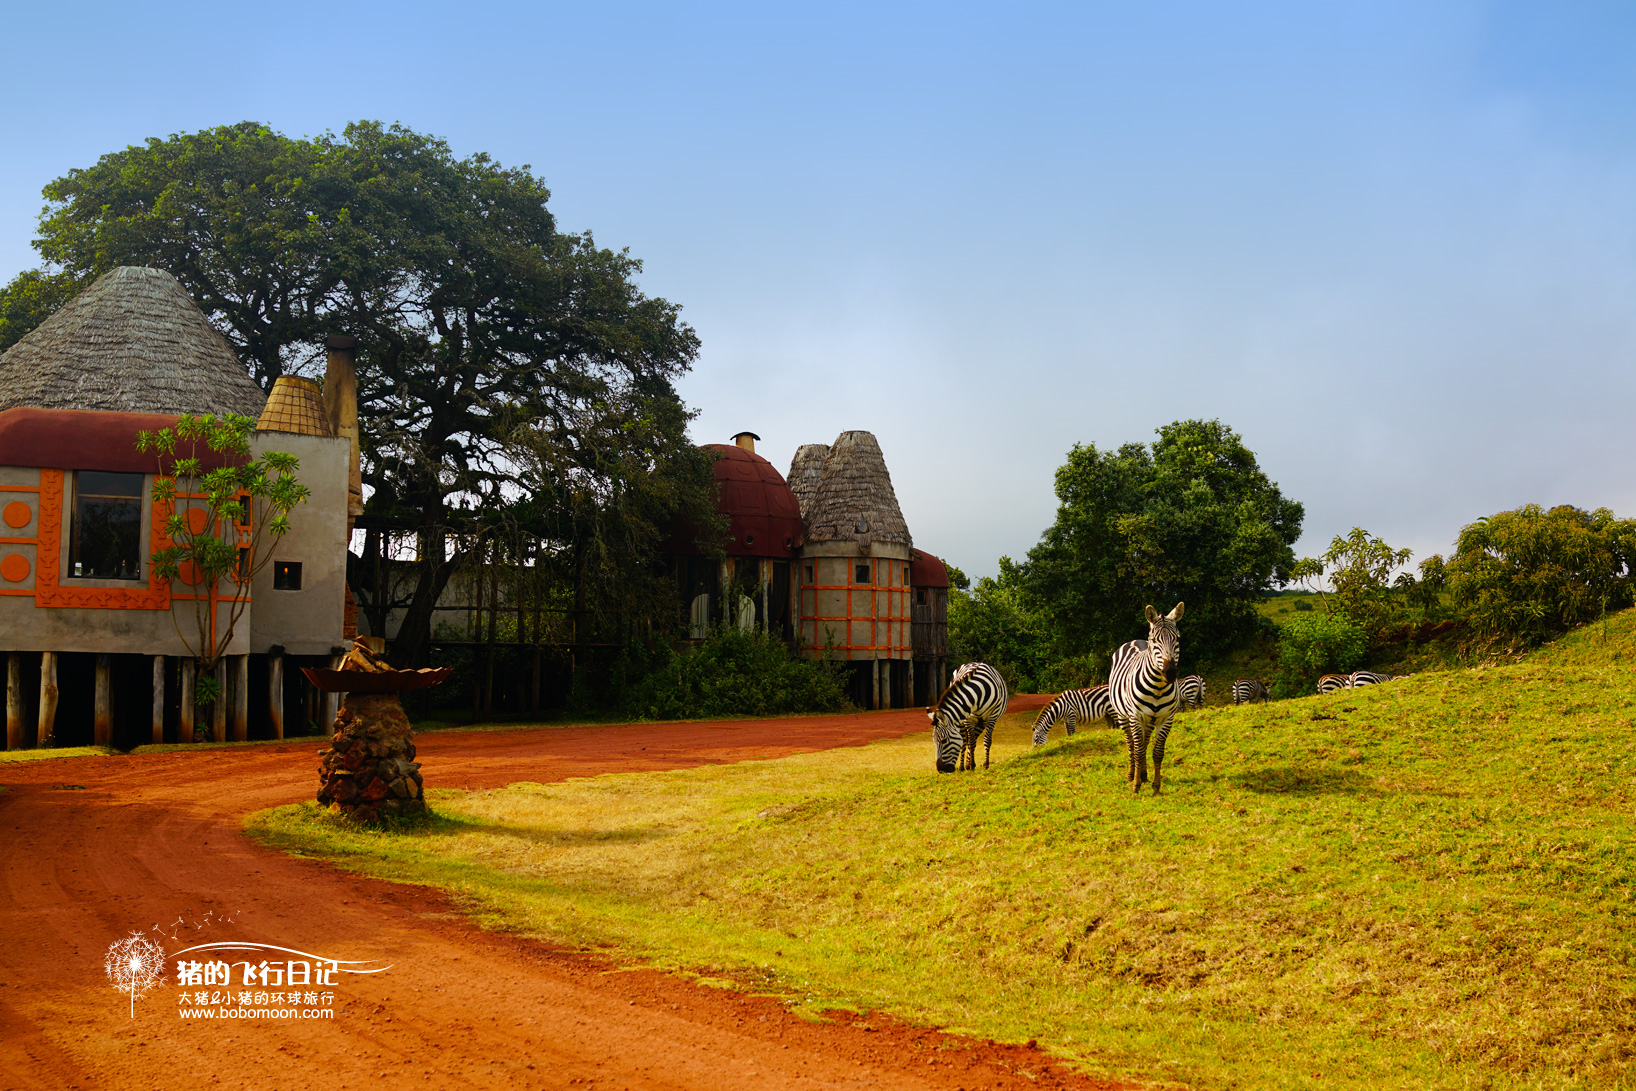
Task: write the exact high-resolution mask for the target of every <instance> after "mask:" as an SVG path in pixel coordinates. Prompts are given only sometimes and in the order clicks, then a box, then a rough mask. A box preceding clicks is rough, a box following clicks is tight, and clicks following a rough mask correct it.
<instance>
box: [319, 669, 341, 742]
mask: <svg viewBox="0 0 1636 1091" xmlns="http://www.w3.org/2000/svg"><path fill="white" fill-rule="evenodd" d="M341 658H342V657H341V656H339V655H332V656H330V660H329V666H330V670H337V671H338V670H340V669H341ZM340 711H341V695H340V694H339V693H326V694H324V722H323V723H322V724H319V725H318V726H319V727H321V728H323V729H324V732H325V733H326V734H328V733H330V732H333V731H334V730H335V717H336V716H337V715H339V714H340Z"/></svg>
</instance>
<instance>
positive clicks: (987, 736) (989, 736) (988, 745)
mask: <svg viewBox="0 0 1636 1091" xmlns="http://www.w3.org/2000/svg"><path fill="white" fill-rule="evenodd" d="M999 719H1000V718H999V717H998V716H996V717H994V719H992V720H989V721H988V723H987V726H986V727H984V729H983V768H984V769H987V768H988V752H989V751H990V750H992V749H994V725H995V724H996V723H997V722H999ZM1068 722H1069V723H1070V724H1072V723H1073V721H1072V720H1069V721H1068ZM971 767H972V768H973V769H975V768H977V741H976V740H975V739H973V740H972V744H971Z"/></svg>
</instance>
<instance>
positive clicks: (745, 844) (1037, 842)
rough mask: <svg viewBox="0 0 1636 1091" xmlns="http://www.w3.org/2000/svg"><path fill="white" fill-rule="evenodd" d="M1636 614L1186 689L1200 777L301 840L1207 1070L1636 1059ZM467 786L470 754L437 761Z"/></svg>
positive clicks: (308, 847)
mask: <svg viewBox="0 0 1636 1091" xmlns="http://www.w3.org/2000/svg"><path fill="white" fill-rule="evenodd" d="M1633 667H1636V613H1626V614H1623V615H1620V616H1618V617H1616V618H1614V619H1611V621H1610V623H1609V625H1608V627H1607V634H1606V636H1605V637H1604V636H1603V631H1602V629H1601V628H1600V627H1598V628H1595V629H1592V630H1586V631H1582V632H1580V633H1577V634H1574V635H1573V636H1571V637H1569V638H1566V639H1565V640H1563V641H1561V642H1560V643H1558V644H1557V645H1555V646H1554V647H1551V648H1548V649H1546V650H1544V651H1542V652H1541V653H1539V654H1537V655H1536V656H1534V657H1532V658H1531V659H1529V660H1526V661H1524V662H1522V663H1520V664H1512V665H1506V666H1501V667H1491V668H1487V669H1482V670H1468V671H1454V672H1443V673H1429V674H1424V675H1421V676H1420V677H1418V678H1415V679H1412V680H1409V681H1405V682H1400V683H1395V684H1392V685H1389V686H1382V687H1377V688H1373V689H1369V690H1361V691H1353V692H1349V693H1343V694H1338V695H1334V696H1332V697H1328V698H1308V699H1304V700H1300V701H1286V702H1281V703H1276V704H1273V705H1270V706H1265V707H1252V708H1244V709H1234V708H1217V709H1209V710H1206V711H1204V712H1200V713H1194V714H1191V715H1189V716H1186V717H1185V718H1184V719H1183V720H1182V721H1180V722H1179V724H1178V727H1177V729H1176V730H1175V732H1173V734H1172V737H1171V753H1172V759H1173V760H1172V762H1171V763H1170V765H1169V767H1168V769H1167V772H1168V773H1169V776H1168V777H1167V791H1166V794H1165V795H1164V796H1162V797H1160V798H1158V799H1155V798H1153V797H1151V796H1143V797H1142V798H1140V799H1132V798H1131V797H1130V796H1129V795H1128V794H1127V793H1126V792H1125V791H1124V790H1123V789H1122V787H1121V784H1120V762H1121V759H1120V756H1119V748H1118V744H1117V741H1116V739H1115V737H1114V736H1113V735H1112V734H1111V733H1109V732H1106V731H1102V730H1097V731H1092V732H1082V733H1081V734H1080V735H1079V736H1077V737H1076V738H1075V739H1073V740H1071V741H1067V742H1057V741H1055V737H1054V740H1053V744H1052V745H1051V746H1049V747H1047V748H1046V749H1044V750H1041V751H1039V752H1035V753H1028V752H1027V751H1026V749H1025V743H1026V729H1027V718H1026V717H1011V718H1009V719H1008V722H1007V723H1006V724H1005V725H1004V727H1005V729H1006V730H1005V733H1004V740H1005V745H1004V746H1003V747H997V749H996V755H997V757H998V756H1000V755H1002V754H1003V755H1004V756H1005V757H1006V758H1007V759H1008V760H1005V761H1004V762H1002V763H1001V764H999V765H998V766H997V767H996V768H994V769H991V770H989V771H988V772H986V773H985V772H979V773H977V774H976V775H970V774H967V775H964V776H944V777H938V776H936V775H934V774H933V773H932V772H931V771H930V769H931V747H930V742H929V740H928V739H920V738H916V739H913V740H908V741H903V742H896V743H887V744H880V745H877V746H873V747H867V748H861V749H855V750H845V751H836V752H830V753H826V754H816V755H804V756H800V757H796V758H790V759H785V760H783V761H777V762H755V763H746V764H743V765H738V766H727V767H713V768H705V769H696V770H689V771H685V772H677V773H664V774H646V775H621V776H608V777H598V778H594V779H589V780H581V781H572V782H569V783H566V784H560V785H550V786H540V785H514V786H512V787H510V788H507V789H503V790H499V791H493V792H477V793H456V792H437V793H434V794H433V796H432V798H433V802H434V805H435V806H436V807H437V808H438V809H439V811H440V812H441V814H442V817H440V818H439V820H438V821H437V822H435V823H434V824H433V825H431V826H430V827H428V828H426V829H425V830H422V831H418V832H414V833H410V834H397V835H391V834H379V833H372V832H367V831H357V830H353V829H350V828H348V827H346V826H343V825H341V824H338V823H335V822H332V821H330V820H328V819H327V817H324V816H322V815H317V814H315V813H314V812H313V811H312V809H311V808H309V807H291V808H282V809H280V810H279V811H275V812H268V813H267V814H265V815H263V816H260V817H259V818H257V819H256V820H254V821H253V822H252V824H251V827H252V831H253V832H255V833H257V834H258V835H259V836H261V837H263V838H264V839H267V840H268V841H270V842H271V843H274V844H278V845H282V846H284V847H287V848H291V849H298V850H301V851H307V852H319V853H326V854H330V855H332V856H334V857H336V858H337V859H338V860H340V861H341V862H342V863H343V864H344V865H346V866H351V867H358V868H361V869H364V870H368V871H371V872H374V873H377V874H382V875H388V876H391V877H396V878H402V879H408V880H411V881H419V882H430V883H434V884H436V885H440V886H443V887H445V888H447V889H451V890H454V891H456V892H457V893H459V894H460V895H462V896H463V897H465V898H466V899H468V900H469V901H470V904H471V905H472V906H473V908H474V911H476V912H477V913H478V914H479V916H480V917H481V918H482V919H483V920H484V922H485V923H486V924H489V925H490V926H494V927H504V928H511V929H515V930H519V931H523V932H528V933H533V934H538V935H542V936H546V937H551V938H556V939H565V940H570V941H576V942H586V943H611V944H614V945H616V946H617V947H618V948H619V949H621V950H623V951H626V952H628V953H630V954H633V955H639V956H643V957H650V958H655V959H657V960H659V961H660V962H662V963H666V964H671V965H682V966H689V967H693V968H699V969H704V970H706V971H714V972H720V973H728V974H731V975H733V976H737V977H738V978H740V979H741V980H744V979H748V980H752V981H756V982H759V983H761V984H763V985H765V986H766V987H768V988H771V989H773V990H776V991H780V992H783V993H785V994H787V995H791V996H792V997H795V998H797V999H803V1000H810V1001H812V1002H813V1003H815V1004H819V1005H822V1004H825V1003H832V1002H836V1001H840V1002H845V1003H851V1004H856V1005H875V1006H881V1007H888V1008H891V1009H893V1010H896V1011H898V1012H902V1013H905V1014H909V1015H911V1016H916V1017H920V1018H923V1019H927V1020H930V1021H935V1022H938V1023H941V1024H945V1025H952V1026H955V1027H961V1028H964V1029H967V1030H970V1031H973V1032H977V1033H980V1034H983V1035H991V1036H995V1037H1002V1038H1012V1039H1023V1038H1030V1037H1036V1038H1038V1039H1039V1040H1040V1041H1041V1042H1042V1043H1043V1044H1045V1045H1047V1046H1049V1047H1050V1048H1053V1049H1055V1050H1057V1051H1058V1052H1060V1053H1062V1054H1064V1055H1066V1056H1071V1057H1075V1058H1077V1059H1078V1060H1079V1061H1080V1063H1081V1064H1082V1065H1083V1066H1084V1067H1086V1068H1087V1069H1089V1070H1092V1071H1098V1072H1103V1073H1109V1074H1114V1075H1122V1076H1134V1077H1142V1076H1146V1077H1149V1078H1153V1077H1159V1078H1164V1079H1170V1080H1177V1081H1182V1082H1188V1083H1192V1084H1195V1085H1198V1086H1208V1087H1229V1086H1242V1087H1300V1086H1325V1087H1336V1086H1347V1087H1404V1088H1408V1087H1423V1086H1439V1087H1464V1086H1495V1087H1509V1086H1553V1087H1554V1086H1577V1085H1580V1084H1582V1083H1589V1084H1594V1085H1598V1086H1623V1085H1629V1084H1631V1083H1633V1082H1636V1063H1633V1062H1636V972H1633V961H1636V944H1633V937H1632V931H1631V925H1632V919H1633V913H1636V902H1633V900H1632V893H1631V892H1632V886H1633V884H1632V880H1633V878H1636V875H1633V872H1636V862H1633V859H1636V858H1633V853H1632V851H1631V844H1632V834H1633V833H1636V813H1633V807H1632V804H1631V800H1630V792H1631V790H1632V781H1631V776H1632V773H1633V771H1636V741H1633V740H1636V733H1633V731H1632V728H1631V718H1632V716H1633V712H1632V707H1633V705H1632V699H1631V695H1632V682H1633V681H1636V677H1633V674H1632V670H1633ZM427 772H428V774H430V779H431V780H432V781H433V783H435V781H436V770H435V769H428V770H427Z"/></svg>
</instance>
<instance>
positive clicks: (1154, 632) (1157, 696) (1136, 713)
mask: <svg viewBox="0 0 1636 1091" xmlns="http://www.w3.org/2000/svg"><path fill="white" fill-rule="evenodd" d="M1183 605H1184V604H1183V603H1180V602H1178V603H1177V604H1176V607H1175V609H1173V610H1171V611H1170V613H1168V614H1165V615H1163V616H1161V615H1160V614H1159V611H1157V610H1155V609H1154V608H1153V607H1152V606H1149V607H1148V608H1147V626H1148V627H1147V639H1146V640H1132V641H1131V642H1130V643H1128V644H1121V645H1120V646H1119V647H1118V648H1117V649H1115V650H1114V653H1113V667H1112V669H1111V670H1110V671H1109V672H1108V696H1109V699H1110V701H1111V703H1112V705H1113V712H1114V716H1115V717H1116V718H1117V719H1118V721H1119V726H1120V727H1121V728H1123V729H1124V732H1125V749H1126V752H1127V753H1128V755H1129V760H1128V761H1127V763H1126V765H1125V779H1126V781H1127V782H1128V783H1129V784H1130V787H1131V791H1133V792H1140V791H1141V790H1142V785H1143V784H1144V783H1146V781H1147V749H1148V742H1149V741H1150V740H1151V741H1152V743H1153V791H1154V794H1155V795H1157V794H1158V791H1159V770H1160V767H1161V766H1162V765H1163V764H1164V760H1165V737H1166V736H1167V735H1169V734H1170V721H1171V719H1172V717H1174V716H1175V715H1176V708H1177V704H1178V699H1177V692H1176V668H1177V665H1178V663H1179V662H1180V660H1181V657H1182V634H1181V631H1180V630H1179V629H1177V628H1176V622H1178V621H1180V620H1181V617H1182V607H1183Z"/></svg>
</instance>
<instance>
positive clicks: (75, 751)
mask: <svg viewBox="0 0 1636 1091" xmlns="http://www.w3.org/2000/svg"><path fill="white" fill-rule="evenodd" d="M117 753H119V751H117V750H113V749H111V748H109V747H106V746H65V747H62V748H61V749H56V748H53V747H46V748H45V749H44V750H0V765H4V764H5V763H6V762H12V761H49V760H51V759H53V758H105V757H107V756H108V755H110V754H117Z"/></svg>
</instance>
